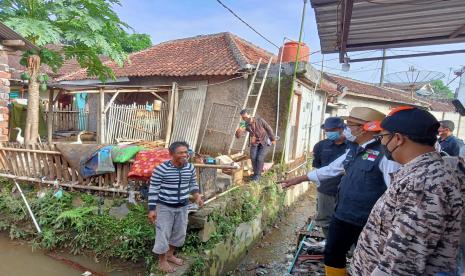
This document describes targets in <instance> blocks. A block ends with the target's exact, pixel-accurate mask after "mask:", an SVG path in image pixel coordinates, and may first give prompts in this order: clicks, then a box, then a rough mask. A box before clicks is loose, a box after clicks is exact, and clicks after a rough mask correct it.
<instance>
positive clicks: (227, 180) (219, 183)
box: [216, 173, 233, 193]
mask: <svg viewBox="0 0 465 276" xmlns="http://www.w3.org/2000/svg"><path fill="white" fill-rule="evenodd" d="M232 185H233V178H232V176H230V175H227V174H224V173H218V174H217V175H216V192H217V193H222V192H224V191H226V190H227V189H228V188H229V187H230V186H232Z"/></svg>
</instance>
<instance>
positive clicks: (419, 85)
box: [386, 66, 446, 99]
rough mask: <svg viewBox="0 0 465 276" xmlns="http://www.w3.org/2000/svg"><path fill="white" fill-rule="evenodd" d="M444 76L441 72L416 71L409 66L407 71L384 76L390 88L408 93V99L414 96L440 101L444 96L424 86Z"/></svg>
mask: <svg viewBox="0 0 465 276" xmlns="http://www.w3.org/2000/svg"><path fill="white" fill-rule="evenodd" d="M445 76H446V75H445V74H444V73H442V72H437V71H428V70H418V69H416V68H415V67H413V66H410V68H409V69H408V70H407V71H401V72H396V73H391V74H388V75H386V82H388V83H390V86H391V87H394V88H398V89H400V90H403V91H405V92H408V93H410V97H411V98H412V99H414V96H415V95H419V96H421V97H428V98H435V99H441V98H444V95H442V94H440V93H438V92H437V91H434V89H432V88H428V87H425V86H426V85H427V84H430V83H431V82H432V81H435V80H440V79H442V78H444V77H445Z"/></svg>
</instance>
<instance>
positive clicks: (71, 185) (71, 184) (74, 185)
mask: <svg viewBox="0 0 465 276" xmlns="http://www.w3.org/2000/svg"><path fill="white" fill-rule="evenodd" d="M0 177H5V178H9V179H15V180H19V181H26V182H35V183H44V184H51V185H54V184H55V183H56V182H55V181H51V180H41V179H38V178H32V177H27V176H16V175H11V174H5V173H0ZM78 183H79V182H78V181H74V182H69V183H61V182H58V185H59V186H62V187H68V188H77V189H85V190H94V191H102V192H113V193H125V194H127V193H129V191H127V190H126V189H115V188H105V187H97V186H87V185H79V184H78ZM134 193H136V194H139V192H138V191H134Z"/></svg>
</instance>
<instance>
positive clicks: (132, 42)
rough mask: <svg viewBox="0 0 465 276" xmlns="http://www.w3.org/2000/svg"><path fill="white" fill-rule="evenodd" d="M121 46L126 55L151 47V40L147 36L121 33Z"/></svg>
mask: <svg viewBox="0 0 465 276" xmlns="http://www.w3.org/2000/svg"><path fill="white" fill-rule="evenodd" d="M121 46H122V47H123V51H125V52H126V53H133V52H138V51H142V50H145V49H147V48H149V47H150V46H152V40H151V39H150V35H148V34H128V33H123V34H122V36H121Z"/></svg>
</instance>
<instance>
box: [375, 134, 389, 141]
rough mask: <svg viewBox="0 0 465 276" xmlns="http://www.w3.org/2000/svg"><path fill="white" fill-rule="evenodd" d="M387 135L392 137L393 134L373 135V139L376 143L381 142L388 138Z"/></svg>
mask: <svg viewBox="0 0 465 276" xmlns="http://www.w3.org/2000/svg"><path fill="white" fill-rule="evenodd" d="M388 135H393V134H392V133H385V134H377V135H374V136H373V137H374V138H375V140H376V141H381V139H383V137H384V136H388Z"/></svg>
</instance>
